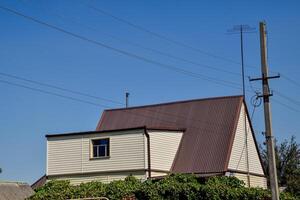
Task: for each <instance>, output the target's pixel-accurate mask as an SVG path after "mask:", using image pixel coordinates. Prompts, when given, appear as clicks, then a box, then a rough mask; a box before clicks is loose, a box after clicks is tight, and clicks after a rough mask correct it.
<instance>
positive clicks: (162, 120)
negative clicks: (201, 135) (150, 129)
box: [0, 79, 222, 132]
mask: <svg viewBox="0 0 300 200" xmlns="http://www.w3.org/2000/svg"><path fill="white" fill-rule="evenodd" d="M0 83H3V84H7V85H12V86H15V87H20V88H24V89H27V90H31V91H34V92H38V93H42V94H47V95H52V96H56V97H60V98H63V99H68V100H72V101H76V102H80V103H85V104H89V105H93V106H97V107H102V108H104V109H112V108H111V107H110V106H108V105H105V104H99V103H94V102H91V101H86V100H84V99H80V98H75V97H72V96H69V95H63V94H59V93H56V92H52V91H47V90H43V89H39V88H34V87H30V86H27V85H24V84H18V83H14V82H11V81H6V80H1V79H0ZM146 110H147V109H146ZM120 111H121V112H125V113H127V114H130V115H136V116H139V117H143V118H149V119H153V120H157V118H156V117H153V115H151V116H149V115H145V114H141V113H136V112H132V111H131V109H120ZM147 111H148V112H150V113H151V112H153V113H155V114H157V113H158V114H164V115H168V114H167V113H162V112H159V111H152V110H147ZM173 116H176V117H184V116H180V115H174V114H173ZM184 118H185V119H190V120H192V119H191V118H187V117H184ZM159 121H161V122H165V123H168V124H173V125H174V124H175V125H177V122H176V121H170V120H166V119H165V118H164V119H159ZM197 121H198V122H201V123H206V124H213V125H214V126H220V125H222V124H216V123H215V122H214V123H210V122H207V121H201V120H197ZM195 124H197V123H195ZM198 124H199V123H198ZM190 128H194V129H197V130H200V129H202V130H203V131H206V132H210V131H211V130H209V129H205V128H203V127H199V126H190Z"/></svg>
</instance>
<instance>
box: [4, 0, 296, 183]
mask: <svg viewBox="0 0 300 200" xmlns="http://www.w3.org/2000/svg"><path fill="white" fill-rule="evenodd" d="M0 5H1V6H5V7H8V8H10V9H14V10H17V11H18V12H21V13H23V14H25V15H28V16H31V17H34V18H37V19H39V20H41V21H44V22H47V23H49V24H52V25H55V26H58V27H60V28H63V29H65V30H68V31H70V32H72V33H76V34H78V35H81V36H84V37H86V38H89V39H91V40H93V41H97V42H100V43H101V44H102V43H103V44H105V45H109V46H111V47H114V48H117V49H121V50H124V51H126V52H130V53H133V54H135V55H138V56H141V57H143V58H147V59H148V60H151V61H155V62H159V63H161V64H163V65H158V64H155V63H149V62H145V61H142V60H141V59H137V58H136V57H135V58H134V57H132V56H131V57H130V56H128V55H124V54H122V53H121V54H120V53H118V52H116V51H114V50H111V49H107V48H104V47H103V46H99V45H96V44H94V43H90V42H87V41H83V40H81V39H78V38H75V37H72V36H70V35H67V34H65V33H62V32H59V31H57V30H53V29H51V28H49V27H45V26H43V25H41V24H37V23H35V22H33V21H30V20H28V19H25V18H22V17H20V16H16V15H14V14H12V13H9V12H7V11H4V10H3V9H0V25H1V37H0V93H1V98H0V167H1V168H2V169H3V172H2V174H0V180H17V181H25V182H29V183H32V182H34V181H35V180H37V179H38V178H39V177H40V176H42V175H43V174H45V166H46V139H45V134H47V133H64V132H72V131H88V130H94V129H95V127H96V124H97V122H98V120H99V118H100V116H101V113H102V111H103V109H104V107H102V106H100V104H101V105H104V106H107V107H109V108H116V107H120V106H122V105H119V104H115V103H112V102H108V101H103V100H100V99H95V98H90V97H87V96H80V95H78V94H77V95H76V94H74V93H69V92H66V91H62V90H58V89H54V88H49V87H45V86H41V85H37V84H34V83H32V82H28V81H24V80H20V79H15V78H12V77H9V76H7V74H9V75H13V76H18V77H23V78H26V79H30V80H34V81H39V82H42V83H46V84H51V85H55V86H58V87H63V88H66V89H70V90H75V91H78V92H83V93H87V94H89V95H93V96H98V97H102V98H106V99H110V100H113V101H117V102H124V96H125V92H126V91H129V92H130V105H131V106H137V105H145V104H153V103H160V102H168V101H176V100H184V99H195V98H205V97H212V96H224V95H237V94H241V89H238V88H240V87H241V80H240V79H241V76H239V75H238V74H240V65H239V64H237V63H239V62H240V46H239V45H240V43H239V41H240V40H239V35H235V34H227V30H228V29H231V28H232V27H233V26H234V25H238V24H248V25H249V26H251V27H255V28H256V32H255V33H249V34H245V35H244V42H245V43H244V46H245V63H246V66H247V67H246V75H247V76H251V77H256V76H259V75H260V51H259V34H258V31H257V30H258V24H259V21H261V20H265V21H266V23H267V29H268V48H269V52H268V55H269V65H270V70H271V71H272V73H271V75H276V73H277V72H279V73H281V74H282V75H283V77H282V78H280V79H277V80H272V81H270V82H271V83H270V84H271V88H272V89H273V90H274V96H273V97H272V100H274V101H272V102H273V103H272V111H273V112H272V114H273V116H272V117H273V129H274V134H275V136H276V138H277V139H278V140H280V141H281V140H283V139H286V138H289V137H291V135H296V137H297V141H298V142H299V141H300V123H299V115H300V82H299V75H300V70H299V67H300V60H299V56H300V47H299V44H300V38H299V35H300V12H299V10H300V2H299V1H296V0H295V1H292V0H289V1H279V0H278V1H275V0H272V1H269V0H265V1H261V0H251V1H250V0H248V1H244V0H238V1H217V0H210V1H196V0H195V1H192V0H190V1H160V0H151V1H141V0H127V1H113V0H109V1H83V0H81V1H71V0H69V1H56V0H51V1H45V0H42V1H41V0H34V1H30V0H18V1H17V0H9V1H8V0H6V1H5V0H1V1H0ZM91 6H93V7H95V8H99V9H102V10H104V11H106V12H108V13H111V14H113V15H115V16H117V17H120V18H122V19H125V20H127V21H129V22H132V23H134V24H136V25H139V26H141V27H143V28H145V29H147V30H150V31H152V32H155V33H158V34H160V35H162V36H164V37H166V38H167V39H168V40H169V41H167V40H165V39H162V38H158V37H157V36H155V35H153V34H149V33H146V32H144V31H141V30H139V29H137V28H135V27H133V26H130V25H129V24H125V23H122V22H120V21H117V20H116V19H114V18H112V17H110V16H108V15H104V14H103V13H100V12H99V11H96V10H95V9H93V8H92V7H91ZM170 40H172V41H176V42H179V43H180V44H181V43H184V44H187V46H189V47H184V46H182V45H181V46H180V45H178V44H175V43H174V42H170ZM191 47H192V48H191ZM150 49H151V50H150ZM155 51H156V52H155ZM157 51H160V53H158V52H157ZM162 52H163V53H164V54H163V53H162ZM166 54H168V56H166ZM170 55H172V57H171V56H170ZM193 63H194V64H193ZM195 63H196V64H195ZM166 65H167V66H172V67H175V68H176V67H177V68H176V69H178V68H181V69H183V70H187V71H189V72H188V74H187V73H182V71H181V72H178V70H177V71H175V70H174V68H173V69H167V68H166ZM212 68H214V69H215V68H217V70H212ZM224 71H229V72H230V73H226V72H224ZM190 72H193V73H192V74H191V73H190ZM3 73H5V74H6V75H5V74H3ZM203 76H204V77H203ZM207 76H208V77H210V78H207ZM207 79H209V81H208V80H207ZM220 80H222V81H220ZM3 81H6V82H3ZM228 82H234V83H236V85H235V86H233V85H231V83H228ZM12 84H15V85H12ZM16 84H18V85H16ZM246 85H247V101H248V107H249V110H250V112H251V111H252V110H253V107H252V106H251V104H249V102H250V101H249V99H250V98H251V97H252V96H253V95H254V92H252V90H251V89H250V84H249V82H248V81H247V82H246ZM20 86H22V87H23V88H22V87H20ZM24 86H25V87H27V89H26V88H24ZM28 87H30V88H35V89H39V90H42V91H46V92H48V94H45V93H41V92H39V91H36V90H35V91H33V90H31V89H29V88H28ZM260 87H261V85H260V83H259V82H257V83H253V88H254V89H255V88H258V89H260ZM49 92H52V94H53V93H55V94H59V95H64V96H68V97H71V98H73V100H72V99H66V98H64V97H62V96H57V95H56V96H54V95H51V94H49ZM74 98H76V99H77V100H78V99H80V100H83V101H88V102H93V103H94V105H92V104H88V103H84V102H79V101H75V100H74ZM275 101H276V102H275ZM95 104H99V105H95ZM282 104H284V105H282ZM253 125H254V129H255V131H256V133H255V134H256V136H257V138H258V140H259V142H262V139H263V137H262V136H261V132H262V131H263V130H264V126H263V112H262V106H260V107H259V108H257V110H256V112H255V114H254V118H253Z"/></svg>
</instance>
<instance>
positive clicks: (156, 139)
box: [145, 130, 183, 177]
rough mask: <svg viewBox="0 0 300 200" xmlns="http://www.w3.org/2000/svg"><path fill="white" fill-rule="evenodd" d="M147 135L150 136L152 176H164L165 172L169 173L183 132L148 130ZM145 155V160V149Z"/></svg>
mask: <svg viewBox="0 0 300 200" xmlns="http://www.w3.org/2000/svg"><path fill="white" fill-rule="evenodd" d="M148 133H149V136H150V156H151V171H153V172H152V176H153V177H154V176H163V175H166V173H165V172H169V171H170V169H171V167H172V163H173V161H174V158H175V155H176V153H177V150H178V147H179V144H180V141H181V138H182V134H183V132H182V131H156V130H155V131H154V130H149V131H148ZM145 142H147V141H145ZM145 153H146V158H147V149H146V151H145ZM146 166H147V160H146Z"/></svg>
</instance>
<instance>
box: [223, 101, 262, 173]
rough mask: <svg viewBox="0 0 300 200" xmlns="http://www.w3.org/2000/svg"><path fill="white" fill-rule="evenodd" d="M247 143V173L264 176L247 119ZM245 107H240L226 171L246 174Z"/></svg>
mask: <svg viewBox="0 0 300 200" xmlns="http://www.w3.org/2000/svg"><path fill="white" fill-rule="evenodd" d="M246 122H247V124H246V127H247V135H248V137H247V143H248V158H249V172H252V173H256V174H260V175H264V172H263V168H262V165H261V163H260V159H259V153H258V151H257V148H256V146H255V141H254V138H253V133H252V130H251V128H250V124H249V119H248V117H247V120H246ZM245 140H246V132H245V106H244V105H242V108H241V112H240V116H239V121H238V125H237V130H236V133H235V137H234V142H233V146H232V151H231V156H230V160H229V165H228V169H229V170H238V171H243V172H247V160H246V159H247V156H246V155H247V154H246V153H247V150H246V145H245Z"/></svg>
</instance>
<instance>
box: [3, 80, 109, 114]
mask: <svg viewBox="0 0 300 200" xmlns="http://www.w3.org/2000/svg"><path fill="white" fill-rule="evenodd" d="M0 82H1V83H5V84H8V85H13V86H16V87H21V88H25V89H28V90H32V91H36V92H39V93H44V94H48V95H53V96H57V97H61V98H64V99H69V100H73V101H77V102H81V103H86V104H90V105H94V106H100V107H103V108H109V107H108V106H106V105H103V104H98V103H93V102H91V101H86V100H83V99H79V98H75V97H71V96H67V95H62V94H58V93H55V92H50V91H46V90H42V89H38V88H34V87H30V86H26V85H22V84H18V83H13V82H10V81H5V80H0Z"/></svg>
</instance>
